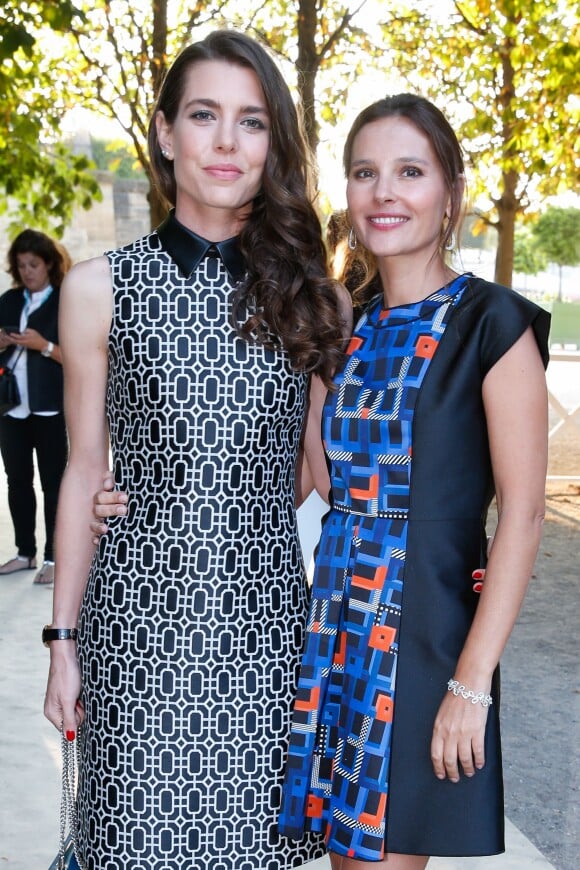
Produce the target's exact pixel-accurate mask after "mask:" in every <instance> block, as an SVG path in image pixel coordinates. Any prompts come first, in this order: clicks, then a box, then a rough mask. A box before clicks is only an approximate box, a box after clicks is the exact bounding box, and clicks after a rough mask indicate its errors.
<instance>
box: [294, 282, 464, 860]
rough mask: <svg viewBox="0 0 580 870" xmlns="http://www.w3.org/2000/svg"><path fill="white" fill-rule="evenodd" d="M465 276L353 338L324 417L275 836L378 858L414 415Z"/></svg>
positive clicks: (368, 321) (373, 313)
mask: <svg viewBox="0 0 580 870" xmlns="http://www.w3.org/2000/svg"><path fill="white" fill-rule="evenodd" d="M468 277H469V276H467V275H462V276H459V277H458V278H456V279H455V280H454V281H453V282H452V283H451V284H450V285H449V286H447V287H445V288H443V289H442V290H439V291H437V292H436V293H433V294H432V295H431V296H429V297H427V298H426V299H424V300H422V301H421V302H417V303H414V304H411V305H405V306H400V307H398V308H393V309H390V310H385V309H384V308H383V307H382V296H381V297H379V298H378V299H377V300H375V301H373V302H371V303H370V305H369V308H368V310H367V312H366V314H365V315H364V316H363V318H362V319H361V320H360V321H359V323H358V325H357V328H356V329H355V332H354V335H353V338H352V340H351V342H350V345H349V348H348V351H347V360H346V363H345V365H344V367H343V369H342V371H341V372H340V373H339V374H338V375H337V377H336V378H335V383H336V386H337V390H336V391H335V392H333V393H329V396H328V398H327V401H326V404H325V408H324V412H323V437H324V444H325V450H326V455H327V458H328V461H329V463H330V474H331V484H332V497H331V505H332V507H331V510H330V512H329V513H328V514H327V516H326V518H325V521H324V525H323V529H322V535H321V539H320V544H319V548H318V551H317V557H316V567H315V574H314V580H313V589H312V600H311V605H310V613H309V620H308V628H307V638H306V646H305V652H304V656H303V660H302V667H301V672H300V679H299V684H298V692H297V699H296V702H295V707H294V714H293V722H292V732H291V739H290V748H289V756H288V765H287V772H286V779H285V784H284V793H283V803H282V811H281V814H280V822H279V826H280V830H281V832H282V833H284V834H286V835H287V836H289V837H293V838H300V837H302V836H303V834H304V832H305V831H319V832H322V833H323V834H324V835H325V838H326V844H327V847H328V848H329V849H331V850H332V851H334V852H337V853H338V854H341V855H346V856H350V857H354V858H358V859H362V860H369V861H377V860H380V859H381V858H382V857H383V855H384V849H385V835H386V830H385V827H386V826H385V817H386V810H387V801H388V795H389V766H390V746H391V732H392V722H393V714H394V709H395V704H396V674H397V654H398V641H399V629H400V622H401V613H402V611H401V603H402V591H403V576H404V567H405V553H406V538H407V515H408V508H409V492H410V480H411V472H412V432H413V414H414V409H415V403H416V401H417V397H418V395H419V391H420V389H421V385H422V383H423V380H424V378H425V375H426V373H427V371H428V369H429V365H430V362H431V360H432V359H433V356H434V354H435V352H436V350H437V346H438V343H439V341H440V339H441V337H442V335H443V333H444V331H445V328H446V325H447V323H448V320H449V318H450V316H451V314H452V312H453V310H454V308H455V306H456V305H457V304H458V303H459V301H460V299H461V296H462V294H463V292H464V289H465V286H466V283H467V279H468Z"/></svg>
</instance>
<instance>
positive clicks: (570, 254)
mask: <svg viewBox="0 0 580 870" xmlns="http://www.w3.org/2000/svg"><path fill="white" fill-rule="evenodd" d="M532 232H533V236H534V239H535V240H536V242H537V244H538V245H539V247H540V249H541V251H542V252H543V253H544V255H545V257H546V258H547V260H548V261H549V262H550V263H555V264H556V265H557V266H577V265H578V264H580V209H579V208H556V207H554V206H549V207H548V208H547V209H546V211H545V212H543V213H542V214H541V215H540V217H539V218H538V221H537V223H536V224H535V226H534V228H533V231H532Z"/></svg>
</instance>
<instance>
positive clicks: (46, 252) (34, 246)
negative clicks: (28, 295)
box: [8, 230, 71, 290]
mask: <svg viewBox="0 0 580 870" xmlns="http://www.w3.org/2000/svg"><path fill="white" fill-rule="evenodd" d="M21 254H34V255H35V256H36V257H40V259H41V260H44V262H45V263H46V265H47V267H48V277H49V279H50V283H51V284H52V286H53V287H54V288H55V289H56V290H57V289H58V288H59V287H60V285H61V284H62V279H63V278H64V276H65V274H66V273H67V272H68V270H69V269H70V265H71V261H70V257H69V255H68V252H67V251H66V249H65V248H63V247H62V245H60V244H59V243H58V242H55V241H53V240H52V239H51V238H50V236H47V235H45V233H41V232H40V231H39V230H22V232H21V233H19V235H17V236H16V238H15V239H14V241H13V242H12V244H11V245H10V248H9V249H8V271H9V273H10V275H11V276H12V278H13V280H14V283H15V285H17V286H20V285H21V284H22V278H21V277H20V271H19V269H18V256H19V255H21Z"/></svg>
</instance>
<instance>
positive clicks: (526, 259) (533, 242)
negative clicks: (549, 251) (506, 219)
mask: <svg viewBox="0 0 580 870" xmlns="http://www.w3.org/2000/svg"><path fill="white" fill-rule="evenodd" d="M547 265H548V258H547V257H546V255H545V253H544V251H543V250H542V249H541V247H540V245H539V244H538V240H537V238H536V237H535V236H534V234H533V231H532V230H530V229H529V227H525V226H524V227H520V228H518V229H517V230H516V233H515V238H514V271H515V272H519V273H520V274H522V275H537V274H538V272H542V271H543V270H544V269H545V268H546V266H547Z"/></svg>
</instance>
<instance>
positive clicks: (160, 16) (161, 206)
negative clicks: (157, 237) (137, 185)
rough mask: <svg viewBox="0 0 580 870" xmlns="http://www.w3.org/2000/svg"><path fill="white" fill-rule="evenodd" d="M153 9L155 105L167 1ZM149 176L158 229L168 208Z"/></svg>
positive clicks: (163, 62)
mask: <svg viewBox="0 0 580 870" xmlns="http://www.w3.org/2000/svg"><path fill="white" fill-rule="evenodd" d="M151 4H152V9H153V37H152V48H153V57H152V59H151V78H152V82H153V98H154V103H156V102H157V97H158V95H159V91H160V90H161V84H162V82H163V78H164V76H165V72H166V70H167V0H151ZM145 169H146V171H147V175H148V176H149V194H148V197H147V198H148V200H149V216H150V221H151V229H152V230H154V229H155V227H158V226H159V224H160V223H161V221H162V220H163V218H164V217H165V215H166V214H167V207H166V205H165V203H164V202H163V200H162V199H161V198H160V196H159V193H158V192H157V189H156V188H155V186H154V185H153V183H152V180H151V175H150V172H149V171H148V170H149V167H148V166H146V167H145Z"/></svg>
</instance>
